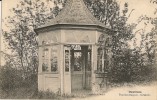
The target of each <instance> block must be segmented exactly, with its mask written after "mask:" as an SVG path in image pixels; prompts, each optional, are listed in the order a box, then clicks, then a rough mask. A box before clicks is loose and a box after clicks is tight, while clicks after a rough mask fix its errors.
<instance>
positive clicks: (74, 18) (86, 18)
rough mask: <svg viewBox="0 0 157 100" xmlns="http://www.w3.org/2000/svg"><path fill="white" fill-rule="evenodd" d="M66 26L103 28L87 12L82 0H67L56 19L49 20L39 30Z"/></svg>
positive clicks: (102, 25)
mask: <svg viewBox="0 0 157 100" xmlns="http://www.w3.org/2000/svg"><path fill="white" fill-rule="evenodd" d="M58 24H66V25H68V24H69V25H95V26H101V27H105V25H104V24H103V23H101V22H99V21H98V20H97V19H96V18H95V17H94V16H93V15H92V14H91V12H90V11H89V10H88V8H87V7H86V5H85V4H84V1H83V0H67V3H66V5H65V7H64V8H63V10H62V11H61V12H60V13H59V14H58V16H56V18H54V19H52V20H49V21H48V22H47V23H45V24H44V25H42V26H40V27H39V28H43V27H47V26H52V25H58Z"/></svg>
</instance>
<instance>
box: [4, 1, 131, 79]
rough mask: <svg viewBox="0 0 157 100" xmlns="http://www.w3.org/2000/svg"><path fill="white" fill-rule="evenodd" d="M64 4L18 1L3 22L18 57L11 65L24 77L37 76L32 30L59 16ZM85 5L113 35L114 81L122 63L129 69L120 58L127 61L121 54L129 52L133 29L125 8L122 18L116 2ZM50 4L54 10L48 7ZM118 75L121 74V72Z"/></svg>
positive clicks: (11, 47)
mask: <svg viewBox="0 0 157 100" xmlns="http://www.w3.org/2000/svg"><path fill="white" fill-rule="evenodd" d="M65 2H66V0H54V1H52V0H46V1H45V2H44V1H41V0H34V1H31V0H24V1H20V2H19V4H17V7H16V8H13V9H11V11H12V12H13V14H14V16H8V17H7V18H6V19H5V20H7V23H6V24H7V27H8V28H9V31H6V30H3V35H4V37H5V40H6V41H7V43H8V45H9V48H10V49H11V50H12V51H13V52H14V54H16V55H17V57H16V58H17V59H16V61H15V62H14V63H15V64H16V65H18V67H19V68H20V69H22V70H23V72H24V76H25V77H28V76H29V75H30V73H37V68H38V54H37V50H38V49H37V46H38V43H37V40H38V38H37V34H36V33H35V32H34V31H33V29H34V28H36V27H37V26H40V25H41V24H44V23H45V22H46V21H47V20H48V19H52V18H54V17H55V16H56V15H58V13H59V12H60V10H61V9H62V8H60V5H63V7H64V5H65ZM84 2H85V3H86V5H87V7H88V9H89V10H90V11H91V12H92V14H93V15H94V16H95V17H96V18H97V19H99V20H100V21H101V22H103V23H104V24H105V25H106V26H107V27H109V28H111V29H112V30H114V31H116V32H115V33H114V34H115V35H114V36H113V39H112V40H113V41H112V52H113V57H112V58H113V59H112V62H113V63H112V66H110V67H112V68H111V70H110V72H111V77H112V79H117V76H118V75H119V74H117V73H116V72H117V70H118V71H119V70H121V69H123V68H124V69H127V67H125V66H122V65H121V63H123V64H124V63H125V65H129V64H128V63H126V62H124V61H123V60H122V57H126V56H125V55H124V54H125V53H124V52H125V50H127V48H128V45H127V42H126V41H127V40H130V39H131V38H132V37H133V35H132V34H131V33H132V30H133V28H134V26H133V25H128V24H127V20H128V18H129V16H126V15H127V13H128V4H127V3H125V4H124V10H122V14H121V12H120V7H119V5H118V3H117V2H116V1H115V0H84ZM51 4H54V6H50V5H51ZM117 65H118V66H117ZM119 72H120V73H122V74H124V73H123V70H121V71H119ZM123 76H125V74H124V75H123Z"/></svg>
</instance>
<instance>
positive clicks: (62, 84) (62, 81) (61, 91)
mask: <svg viewBox="0 0 157 100" xmlns="http://www.w3.org/2000/svg"><path fill="white" fill-rule="evenodd" d="M60 47H61V48H60V88H61V90H60V93H61V95H63V94H64V73H63V71H64V69H63V60H64V59H63V57H64V55H63V50H64V48H63V45H60Z"/></svg>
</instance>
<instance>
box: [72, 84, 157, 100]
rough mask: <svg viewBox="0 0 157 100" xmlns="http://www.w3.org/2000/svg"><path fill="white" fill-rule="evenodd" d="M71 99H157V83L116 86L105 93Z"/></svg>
mask: <svg viewBox="0 0 157 100" xmlns="http://www.w3.org/2000/svg"><path fill="white" fill-rule="evenodd" d="M71 100H157V85H156V84H153V85H150V86H134V87H121V88H114V89H112V90H110V91H109V92H107V93H106V94H105V95H98V96H91V97H86V98H72V99H71Z"/></svg>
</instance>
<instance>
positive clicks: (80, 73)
mask: <svg viewBox="0 0 157 100" xmlns="http://www.w3.org/2000/svg"><path fill="white" fill-rule="evenodd" d="M71 89H72V91H75V90H82V89H86V90H89V89H91V46H85V45H71Z"/></svg>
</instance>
